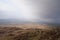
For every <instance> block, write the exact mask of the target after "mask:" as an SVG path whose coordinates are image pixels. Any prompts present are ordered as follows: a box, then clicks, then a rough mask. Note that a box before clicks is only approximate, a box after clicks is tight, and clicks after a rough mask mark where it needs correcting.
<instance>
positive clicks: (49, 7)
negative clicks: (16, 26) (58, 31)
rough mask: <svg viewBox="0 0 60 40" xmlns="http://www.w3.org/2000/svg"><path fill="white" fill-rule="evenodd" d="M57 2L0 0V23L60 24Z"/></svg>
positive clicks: (59, 9)
mask: <svg viewBox="0 0 60 40" xmlns="http://www.w3.org/2000/svg"><path fill="white" fill-rule="evenodd" d="M59 6H60V5H59V0H0V23H2V22H3V23H4V22H31V23H56V24H60V7H59Z"/></svg>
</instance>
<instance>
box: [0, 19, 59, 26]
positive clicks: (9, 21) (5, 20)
mask: <svg viewBox="0 0 60 40" xmlns="http://www.w3.org/2000/svg"><path fill="white" fill-rule="evenodd" d="M12 23H13V24H22V23H38V24H51V25H52V24H54V25H60V23H48V22H44V21H39V22H30V21H25V20H19V19H0V24H12Z"/></svg>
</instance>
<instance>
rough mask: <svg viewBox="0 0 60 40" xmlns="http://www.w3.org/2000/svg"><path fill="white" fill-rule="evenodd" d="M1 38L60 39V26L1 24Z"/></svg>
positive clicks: (13, 39)
mask: <svg viewBox="0 0 60 40" xmlns="http://www.w3.org/2000/svg"><path fill="white" fill-rule="evenodd" d="M0 40H60V27H59V26H56V25H41V24H7V25H0Z"/></svg>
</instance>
